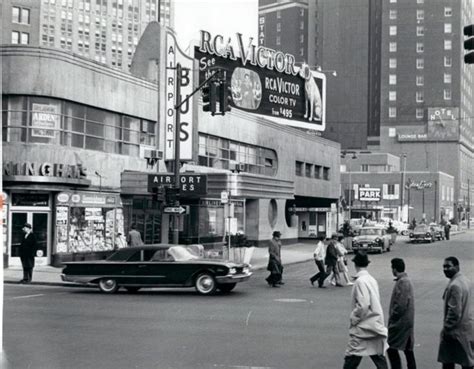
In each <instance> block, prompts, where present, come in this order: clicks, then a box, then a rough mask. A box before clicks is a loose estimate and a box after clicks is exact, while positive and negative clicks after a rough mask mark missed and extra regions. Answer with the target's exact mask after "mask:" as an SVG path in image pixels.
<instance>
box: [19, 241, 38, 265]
mask: <svg viewBox="0 0 474 369" xmlns="http://www.w3.org/2000/svg"><path fill="white" fill-rule="evenodd" d="M36 248H37V244H36V237H35V235H34V233H33V232H30V233H29V234H28V235H27V236H26V237H25V238H23V240H22V241H21V245H20V260H21V265H22V266H23V268H33V267H34V266H35V255H36Z"/></svg>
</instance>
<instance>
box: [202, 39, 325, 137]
mask: <svg viewBox="0 0 474 369" xmlns="http://www.w3.org/2000/svg"><path fill="white" fill-rule="evenodd" d="M252 42H253V38H252V37H250V38H249V40H248V41H244V39H243V36H242V34H240V33H237V34H236V37H235V39H234V40H233V39H232V38H226V39H224V37H223V36H221V35H216V36H214V37H213V36H212V35H211V34H210V33H209V32H207V31H201V41H200V46H196V47H195V49H194V58H195V59H197V60H198V65H199V83H202V82H204V81H205V79H206V78H208V77H209V76H210V74H211V73H213V71H214V70H216V69H222V70H224V71H226V72H227V73H226V82H227V85H228V86H230V87H231V89H232V103H231V106H233V107H235V108H238V109H242V110H245V111H247V112H250V113H255V114H259V115H264V116H266V117H270V118H271V119H272V120H275V121H277V122H278V123H281V124H286V125H291V126H294V127H299V128H306V129H313V130H318V131H324V129H325V125H326V118H325V117H326V109H325V101H326V78H325V75H324V74H323V73H318V72H314V71H312V70H310V68H309V66H308V65H306V64H303V65H301V66H298V65H297V63H296V61H295V57H294V56H293V55H291V54H287V53H283V52H281V51H277V50H273V49H270V48H267V47H264V46H258V47H257V46H256V45H253V44H252Z"/></svg>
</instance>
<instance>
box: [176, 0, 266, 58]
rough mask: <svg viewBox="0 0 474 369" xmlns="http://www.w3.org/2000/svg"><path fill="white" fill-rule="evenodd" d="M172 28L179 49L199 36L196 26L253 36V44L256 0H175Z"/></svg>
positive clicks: (224, 33)
mask: <svg viewBox="0 0 474 369" xmlns="http://www.w3.org/2000/svg"><path fill="white" fill-rule="evenodd" d="M175 3H176V8H175V17H176V18H175V28H176V29H175V31H176V33H177V37H178V43H179V46H180V48H181V49H182V50H185V49H187V48H188V46H189V43H190V41H191V40H193V39H195V40H198V39H199V30H201V29H203V30H206V31H209V32H211V34H212V35H216V34H221V35H223V36H230V37H232V38H234V35H235V33H236V32H240V33H242V34H243V35H244V37H245V39H248V37H254V44H257V26H258V24H257V22H258V0H176V1H175Z"/></svg>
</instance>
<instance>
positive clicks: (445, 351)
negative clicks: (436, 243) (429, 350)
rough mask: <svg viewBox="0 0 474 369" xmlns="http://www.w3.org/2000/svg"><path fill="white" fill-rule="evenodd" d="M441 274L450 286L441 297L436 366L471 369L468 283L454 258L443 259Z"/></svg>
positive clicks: (473, 356)
mask: <svg viewBox="0 0 474 369" xmlns="http://www.w3.org/2000/svg"><path fill="white" fill-rule="evenodd" d="M443 272H444V275H445V276H446V277H447V278H449V282H448V286H447V287H446V289H445V290H444V294H443V300H444V317H443V329H442V330H441V337H440V342H439V351H438V362H440V363H442V365H443V366H442V368H443V369H454V366H455V364H459V365H461V366H462V368H463V369H472V368H474V352H473V347H474V337H473V332H472V329H473V327H472V318H471V313H470V308H471V293H470V286H469V281H468V280H467V278H466V277H465V276H464V275H462V274H461V272H460V267H459V260H458V259H457V258H455V257H454V256H450V257H447V258H446V259H444V263H443Z"/></svg>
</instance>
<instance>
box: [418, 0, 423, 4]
mask: <svg viewBox="0 0 474 369" xmlns="http://www.w3.org/2000/svg"><path fill="white" fill-rule="evenodd" d="M424 2H425V0H416V3H417V4H423V3H424Z"/></svg>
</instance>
